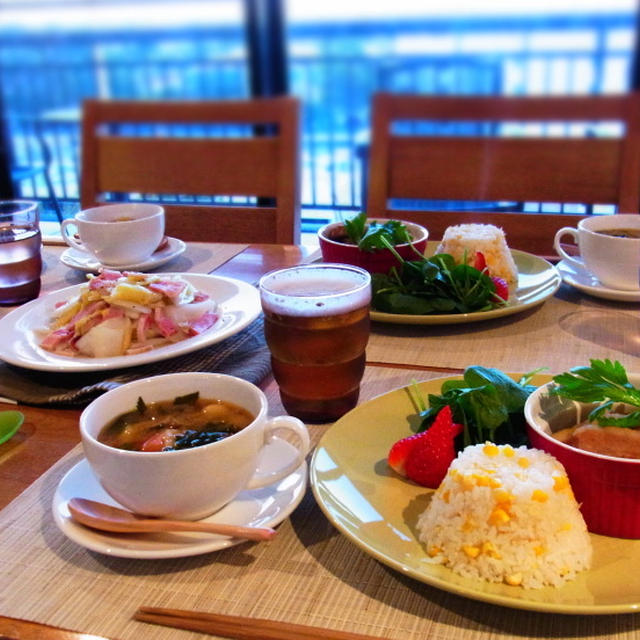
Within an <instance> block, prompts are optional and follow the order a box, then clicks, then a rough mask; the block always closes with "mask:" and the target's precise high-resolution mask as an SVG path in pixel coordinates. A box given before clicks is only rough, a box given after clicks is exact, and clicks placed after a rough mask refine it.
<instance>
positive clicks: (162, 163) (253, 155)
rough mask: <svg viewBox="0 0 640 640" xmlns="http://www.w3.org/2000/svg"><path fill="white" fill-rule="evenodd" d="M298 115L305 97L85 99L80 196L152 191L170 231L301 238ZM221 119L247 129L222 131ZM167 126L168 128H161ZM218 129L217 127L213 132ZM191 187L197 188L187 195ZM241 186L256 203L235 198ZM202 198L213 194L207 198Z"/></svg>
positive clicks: (263, 239)
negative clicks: (174, 100) (168, 100)
mask: <svg viewBox="0 0 640 640" xmlns="http://www.w3.org/2000/svg"><path fill="white" fill-rule="evenodd" d="M298 123H299V102H298V100H297V99H295V98H290V97H278V98H264V99H255V100H246V101H215V102H213V101H202V102H200V101H198V102H178V101H176V102H156V101H103V100H87V101H86V102H85V103H84V105H83V117H82V176H81V194H80V201H81V206H82V208H87V207H92V206H97V205H99V204H104V202H106V201H111V200H123V199H124V200H126V199H129V197H128V194H141V195H142V196H144V195H145V194H147V195H149V194H151V195H152V196H153V198H154V199H155V201H159V203H160V204H162V205H163V206H164V208H165V212H166V233H167V235H170V236H176V237H179V238H182V239H183V240H202V241H217V242H248V243H251V242H253V243H284V244H294V243H297V242H298V241H299V238H300V211H299V162H298V145H299V132H298ZM223 126H224V127H225V129H224V132H225V133H226V134H227V135H228V132H229V131H233V132H234V133H236V134H237V133H238V132H240V133H241V134H242V135H241V137H238V136H236V137H226V136H225V137H220V128H221V127H223ZM160 127H164V130H162V129H160ZM215 127H217V128H215ZM232 127H233V128H234V129H232ZM163 131H164V134H165V135H164V136H162V137H161V136H159V133H162V132H163ZM176 131H177V132H178V134H177V135H176ZM214 131H215V132H216V133H217V134H218V137H212V136H207V135H206V132H209V133H211V132H214ZM170 132H171V135H169V133H170ZM247 132H248V133H249V135H247ZM167 194H171V196H176V197H175V198H174V197H168V196H167ZM185 196H195V197H192V198H189V199H188V201H186V202H185V200H187V199H186V198H185ZM215 196H229V197H228V198H224V199H223V200H224V201H223V202H222V203H220V199H219V198H218V199H217V200H216V201H213V197H215ZM236 196H249V197H253V198H255V199H256V200H255V202H256V204H255V205H254V204H253V200H252V201H251V202H250V204H248V205H247V204H245V203H243V204H242V206H237V205H235V204H232V203H231V202H230V201H231V198H232V197H236ZM235 199H236V200H237V198H235ZM264 199H268V202H267V203H265V202H264ZM202 200H205V201H206V204H200V203H199V202H201V201H202ZM274 200H275V202H274ZM263 204H266V205H267V206H262V205H263Z"/></svg>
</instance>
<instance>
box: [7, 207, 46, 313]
mask: <svg viewBox="0 0 640 640" xmlns="http://www.w3.org/2000/svg"><path fill="white" fill-rule="evenodd" d="M41 246H42V239H41V237H40V218H39V213H38V203H37V202H31V201H29V200H5V201H0V304H20V303H21V302H26V301H27V300H31V299H33V298H36V297H37V296H38V294H39V293H40V274H41V272H42V254H41Z"/></svg>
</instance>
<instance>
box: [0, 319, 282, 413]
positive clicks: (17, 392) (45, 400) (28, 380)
mask: <svg viewBox="0 0 640 640" xmlns="http://www.w3.org/2000/svg"><path fill="white" fill-rule="evenodd" d="M270 367H271V364H270V356H269V350H268V348H267V346H266V343H265V341H264V332H263V320H262V317H260V318H258V319H257V320H254V322H253V323H251V324H250V325H249V326H248V327H246V328H245V329H243V330H242V331H240V332H239V333H237V334H236V335H234V336H231V337H229V338H227V339H225V340H223V341H222V342H219V343H217V344H214V345H211V346H210V347H206V348H204V349H200V350H198V351H194V352H193V353H189V354H186V355H182V356H177V357H175V358H170V359H168V360H162V361H160V362H153V363H150V364H146V365H142V366H139V367H132V368H127V369H114V370H111V371H100V372H95V373H86V372H84V373H62V372H60V373H58V372H56V373H52V372H50V371H33V370H31V369H24V368H21V367H16V366H14V365H9V364H6V363H2V364H0V395H1V396H4V397H5V398H11V399H13V400H17V401H18V402H21V403H23V404H33V405H75V406H78V405H80V406H82V405H85V404H88V403H89V402H91V400H93V399H94V398H95V397H97V396H99V395H100V394H102V393H104V392H105V391H109V390H110V389H114V388H115V387H118V386H120V385H122V384H124V383H126V382H131V381H132V380H138V379H140V378H148V377H150V376H156V375H161V374H163V373H174V372H178V371H215V372H217V373H226V374H229V375H233V376H238V377H239V378H244V379H245V380H248V381H249V382H252V383H254V384H258V383H259V382H260V381H262V380H263V379H264V378H265V377H266V376H267V374H268V373H269V371H270Z"/></svg>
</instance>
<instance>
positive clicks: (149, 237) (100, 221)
mask: <svg viewBox="0 0 640 640" xmlns="http://www.w3.org/2000/svg"><path fill="white" fill-rule="evenodd" d="M61 231H62V238H63V239H64V241H65V242H66V243H67V244H68V245H69V246H70V247H73V248H75V249H80V250H81V251H88V252H89V253H91V254H92V255H93V256H94V257H95V258H96V259H97V260H98V262H100V264H103V265H105V266H113V267H118V266H127V265H135V264H137V263H140V262H143V261H144V260H147V259H148V258H149V257H150V256H151V254H152V253H153V252H154V251H155V250H156V249H157V248H158V245H159V244H160V242H161V241H162V238H163V237H164V209H163V207H161V206H159V205H157V204H146V203H132V202H123V203H121V204H109V205H103V206H100V207H93V208H91V209H85V210H84V211H80V212H79V213H77V214H76V215H75V217H74V218H70V219H68V220H63V221H62V224H61ZM76 232H77V234H78V236H79V240H78V239H77V238H76V237H75V233H76Z"/></svg>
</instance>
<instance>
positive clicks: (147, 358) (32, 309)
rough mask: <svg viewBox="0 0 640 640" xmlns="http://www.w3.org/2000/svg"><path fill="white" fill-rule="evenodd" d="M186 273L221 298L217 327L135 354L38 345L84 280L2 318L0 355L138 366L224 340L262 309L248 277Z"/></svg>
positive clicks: (48, 364)
mask: <svg viewBox="0 0 640 640" xmlns="http://www.w3.org/2000/svg"><path fill="white" fill-rule="evenodd" d="M159 275H160V274H159ZM168 275H172V276H175V274H168ZM182 277H183V278H184V279H185V280H188V281H189V282H190V283H191V284H193V286H194V287H196V289H199V290H200V291H203V292H204V293H207V294H209V296H211V298H212V299H213V300H215V301H216V302H217V303H218V308H219V312H220V318H219V319H218V321H217V322H216V324H215V325H214V326H213V327H211V328H210V329H207V331H205V332H204V333H201V334H200V335H197V336H193V337H191V338H186V339H185V340H182V341H180V342H176V343H175V344H170V345H166V346H163V347H158V348H157V349H152V350H151V351H146V352H145V353H139V354H136V355H130V356H114V357H110V358H89V357H77V358H74V357H69V356H61V355H57V354H55V353H51V352H49V351H45V350H44V349H42V348H40V346H39V336H38V334H37V330H43V329H46V327H47V323H48V321H49V318H50V317H51V313H52V311H53V309H54V307H55V305H56V303H58V302H61V301H63V300H68V299H69V298H71V297H72V296H74V295H76V294H77V293H78V290H79V289H80V287H82V286H84V285H79V284H78V285H74V286H72V287H66V288H64V289H60V290H59V291H54V292H53V293H50V294H48V295H46V296H43V297H42V298H37V299H35V300H32V301H31V302H27V303H26V304H24V305H22V306H20V307H18V308H17V309H15V310H14V311H12V312H11V313H8V314H7V315H6V316H4V317H3V318H2V319H0V335H1V336H2V341H0V359H2V360H5V361H6V362H9V363H10V364H14V365H17V366H19V367H26V368H27V369H37V370H39V371H60V372H65V373H67V372H80V371H101V370H107V369H118V368H121V367H135V366H138V365H140V364H146V363H148V362H157V361H159V360H166V359H167V358H173V357H174V356H178V355H182V354H185V353H190V352H192V351H196V350H197V349H202V348H203V347H207V346H209V345H211V344H214V343H216V342H220V341H221V340H224V339H225V338H228V337H229V336H231V335H234V334H235V333H238V332H239V331H241V330H242V329H244V328H245V327H246V326H247V325H248V324H250V323H251V322H253V320H255V319H256V318H257V317H258V316H259V315H260V296H259V294H258V291H257V289H256V288H255V287H253V286H251V285H250V284H247V283H246V282H242V281H241V280H235V279H233V278H225V277H221V276H210V275H201V274H193V273H189V274H182Z"/></svg>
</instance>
